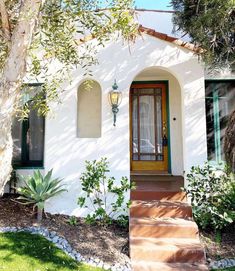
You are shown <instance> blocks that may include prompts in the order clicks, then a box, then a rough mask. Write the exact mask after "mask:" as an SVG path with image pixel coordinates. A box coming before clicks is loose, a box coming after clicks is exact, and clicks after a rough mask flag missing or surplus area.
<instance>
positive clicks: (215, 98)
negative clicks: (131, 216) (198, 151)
mask: <svg viewBox="0 0 235 271" xmlns="http://www.w3.org/2000/svg"><path fill="white" fill-rule="evenodd" d="M222 83H228V84H229V83H233V84H235V79H206V80H205V99H206V101H205V107H206V116H207V101H209V100H211V101H212V108H213V122H214V124H213V131H214V142H213V144H214V152H215V159H212V160H210V159H209V150H207V155H208V160H210V161H211V162H216V163H223V162H224V159H223V158H222V153H223V151H222V148H223V144H222V142H221V138H220V135H221V131H222V129H221V124H220V121H221V119H220V113H219V100H220V99H223V98H225V97H222V96H219V93H218V90H217V88H216V84H222ZM208 84H212V88H213V90H212V96H207V93H206V87H207V85H208ZM206 124H207V147H208V146H209V142H208V122H207V123H206Z"/></svg>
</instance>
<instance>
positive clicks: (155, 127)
mask: <svg viewBox="0 0 235 271" xmlns="http://www.w3.org/2000/svg"><path fill="white" fill-rule="evenodd" d="M169 87H171V90H172V92H171V105H170V103H169ZM170 106H171V109H172V116H171V118H170ZM176 107H177V108H176ZM170 128H172V129H173V133H174V135H173V142H174V143H175V141H176V142H177V146H173V155H174V157H173V163H174V164H173V166H174V168H173V173H176V174H178V172H182V171H183V169H182V166H181V165H182V163H183V153H182V126H181V95H180V86H179V84H178V81H177V79H176V78H175V77H174V76H173V75H172V74H171V73H170V72H168V71H166V70H163V69H160V68H157V67H152V68H148V69H146V70H144V71H142V72H141V73H140V74H138V75H137V76H136V77H135V79H134V80H133V82H132V84H131V87H130V162H131V165H130V166H131V171H132V172H140V173H143V172H147V173H156V174H159V173H160V174H167V173H172V159H171V158H172V157H171V155H172V152H171V139H172V138H171V136H170ZM177 152H178V158H177ZM177 159H178V162H177ZM177 163H178V165H177Z"/></svg>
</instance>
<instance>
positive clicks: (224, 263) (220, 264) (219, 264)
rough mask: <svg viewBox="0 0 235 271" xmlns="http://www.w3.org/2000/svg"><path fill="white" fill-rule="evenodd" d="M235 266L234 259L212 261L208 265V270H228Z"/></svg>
mask: <svg viewBox="0 0 235 271" xmlns="http://www.w3.org/2000/svg"><path fill="white" fill-rule="evenodd" d="M234 266H235V259H222V260H219V261H212V262H211V263H210V264H209V268H210V269H212V270H213V269H214V270H216V269H221V268H222V269H224V268H229V267H234Z"/></svg>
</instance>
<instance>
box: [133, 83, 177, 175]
mask: <svg viewBox="0 0 235 271" xmlns="http://www.w3.org/2000/svg"><path fill="white" fill-rule="evenodd" d="M134 84H146V85H148V84H164V85H165V86H166V114H167V138H168V173H169V174H171V173H172V168H171V132H170V103H169V81H168V80H154V81H133V82H132V83H131V86H132V85H134ZM131 86H130V89H129V116H130V114H131V112H130V110H131V107H130V97H131V96H130V95H131V92H130V91H131ZM131 125H132V123H131V118H130V121H129V131H130V128H131ZM130 138H131V136H130ZM130 148H131V142H130ZM130 148H129V153H130Z"/></svg>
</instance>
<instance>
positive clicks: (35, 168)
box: [13, 166, 45, 170]
mask: <svg viewBox="0 0 235 271" xmlns="http://www.w3.org/2000/svg"><path fill="white" fill-rule="evenodd" d="M13 169H15V170H19V169H22V170H24V169H26V170H27V169H32V170H37V169H45V168H44V167H20V166H19V167H17V166H13Z"/></svg>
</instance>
